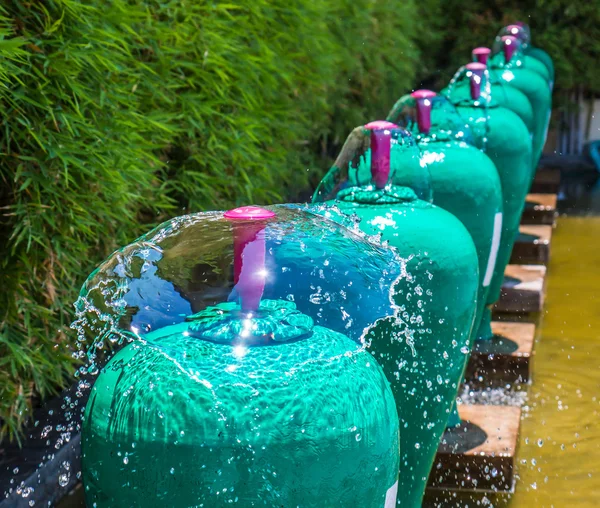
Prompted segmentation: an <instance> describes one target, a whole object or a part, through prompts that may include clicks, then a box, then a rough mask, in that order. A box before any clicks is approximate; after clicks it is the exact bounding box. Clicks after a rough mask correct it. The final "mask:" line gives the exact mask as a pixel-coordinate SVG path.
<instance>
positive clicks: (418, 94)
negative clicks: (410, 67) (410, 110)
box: [410, 90, 437, 99]
mask: <svg viewBox="0 0 600 508" xmlns="http://www.w3.org/2000/svg"><path fill="white" fill-rule="evenodd" d="M436 95H437V94H436V93H435V92H432V91H431V90H415V91H414V92H413V93H411V94H410V96H411V97H412V98H413V99H431V97H435V96H436Z"/></svg>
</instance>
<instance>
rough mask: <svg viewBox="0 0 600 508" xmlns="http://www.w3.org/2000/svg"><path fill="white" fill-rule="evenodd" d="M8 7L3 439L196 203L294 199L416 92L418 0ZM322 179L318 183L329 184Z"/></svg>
mask: <svg viewBox="0 0 600 508" xmlns="http://www.w3.org/2000/svg"><path fill="white" fill-rule="evenodd" d="M389 9H390V5H389V3H388V2H385V1H384V0H238V1H236V2H230V3H226V2H221V1H218V0H217V1H211V2H206V1H202V0H171V1H169V0H161V1H159V0H111V1H109V0H89V1H86V2H79V1H77V0H43V1H42V0H30V1H28V2H24V1H16V0H6V1H4V2H3V3H2V5H1V6H0V157H1V164H0V178H1V182H2V184H1V186H0V256H1V261H0V263H1V265H0V287H1V288H2V293H1V296H0V424H1V428H0V438H1V437H2V436H3V435H6V434H7V433H8V434H9V435H11V436H14V435H15V433H16V432H17V430H18V429H19V427H20V426H21V424H22V422H23V421H24V419H25V418H26V417H27V415H28V411H29V409H30V405H31V399H32V397H33V396H36V395H40V396H42V397H44V396H46V395H48V394H51V393H53V392H55V390H56V389H57V388H58V387H60V386H61V385H62V384H63V383H64V382H65V380H66V379H67V378H68V376H70V373H71V372H72V370H73V363H72V362H73V360H72V358H71V356H70V352H69V345H70V342H71V341H72V340H73V334H72V333H71V331H70V330H69V323H70V322H71V320H72V302H73V301H74V299H75V298H76V295H77V291H78V288H79V287H80V286H81V283H82V282H83V280H84V279H85V277H86V275H87V274H88V273H89V272H90V271H91V270H92V269H93V268H94V267H95V266H96V265H97V263H98V262H99V261H100V260H101V259H102V258H104V257H105V256H106V255H107V254H109V253H110V251H111V250H113V249H114V248H115V247H116V246H118V245H121V244H124V243H126V242H128V241H131V240H132V239H134V238H135V237H136V235H138V234H139V233H140V232H141V231H143V230H146V229H148V228H149V227H150V225H151V224H154V223H156V222H158V221H160V220H163V219H164V218H165V217H166V216H169V215H177V214H181V213H183V212H185V211H197V210H203V209H215V208H224V207H229V206H232V205H235V204H242V203H250V202H256V203H267V202H274V201H278V200H285V199H288V197H289V196H291V195H294V194H295V193H297V192H298V190H299V189H301V188H302V187H304V186H306V185H307V183H308V182H309V179H310V178H311V173H309V172H307V170H306V168H307V167H319V166H320V167H323V168H325V167H326V166H327V163H326V162H324V161H322V163H320V164H315V161H314V156H313V155H312V154H314V153H317V152H318V150H317V149H316V148H317V147H321V146H330V145H331V143H335V142H336V141H339V140H341V139H343V137H344V136H345V134H346V133H347V132H348V131H349V130H350V129H351V128H352V127H354V126H355V125H356V124H358V123H360V122H364V121H367V120H370V119H374V118H375V117H377V116H379V117H381V116H383V115H384V114H385V113H386V112H387V110H388V109H389V106H390V105H391V104H392V103H393V101H394V99H395V98H396V96H398V95H400V94H401V93H404V91H405V90H406V89H407V88H409V87H410V85H411V83H412V81H413V77H414V73H413V69H414V65H413V63H414V60H415V58H416V57H417V56H418V51H417V49H416V48H417V46H416V44H415V41H414V39H415V29H416V26H415V23H414V22H415V11H414V9H415V6H414V4H413V2H412V0H407V1H405V2H401V3H400V2H398V3H396V4H394V6H393V9H394V11H393V15H390V12H389ZM316 173H317V172H315V174H314V176H313V178H316V177H318V176H319V175H318V174H316Z"/></svg>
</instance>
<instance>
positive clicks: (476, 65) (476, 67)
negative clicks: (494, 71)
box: [465, 62, 487, 71]
mask: <svg viewBox="0 0 600 508" xmlns="http://www.w3.org/2000/svg"><path fill="white" fill-rule="evenodd" d="M465 67H466V68H467V69H469V70H470V71H484V70H486V69H487V66H486V65H485V64H482V63H480V62H471V63H468V64H467V65H465Z"/></svg>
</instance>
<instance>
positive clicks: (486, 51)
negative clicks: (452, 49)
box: [471, 48, 492, 64]
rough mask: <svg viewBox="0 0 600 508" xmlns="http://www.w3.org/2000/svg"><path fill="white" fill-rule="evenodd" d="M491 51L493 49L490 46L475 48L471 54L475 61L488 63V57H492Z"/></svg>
mask: <svg viewBox="0 0 600 508" xmlns="http://www.w3.org/2000/svg"><path fill="white" fill-rule="evenodd" d="M491 52H492V50H491V49H490V48H475V49H474V50H473V51H472V52H471V55H472V56H473V61H474V62H479V63H482V64H487V63H488V58H489V57H490V53H491Z"/></svg>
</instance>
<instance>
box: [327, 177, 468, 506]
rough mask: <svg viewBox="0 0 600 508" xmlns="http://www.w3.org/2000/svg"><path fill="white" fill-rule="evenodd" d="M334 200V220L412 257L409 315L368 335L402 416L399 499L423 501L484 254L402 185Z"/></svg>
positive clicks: (403, 281) (449, 218)
mask: <svg viewBox="0 0 600 508" xmlns="http://www.w3.org/2000/svg"><path fill="white" fill-rule="evenodd" d="M369 194H370V195H371V198H370V200H369V199H368V195H369ZM393 195H396V196H398V197H397V199H396V202H395V203H393V202H392V201H393V199H390V196H393ZM356 196H359V198H358V199H357V198H356ZM369 201H370V202H369ZM329 204H330V205H332V206H331V207H329V208H326V209H325V210H326V213H327V217H328V218H332V219H333V220H336V217H338V219H339V220H341V221H343V220H344V217H347V216H355V217H358V219H359V222H358V227H359V228H360V229H361V230H362V231H363V232H364V233H365V234H367V235H378V236H380V238H381V240H382V241H385V242H388V244H389V245H390V246H391V247H393V248H395V249H396V250H397V252H398V253H399V255H400V256H401V257H402V258H404V259H405V260H406V274H405V275H404V276H403V277H401V278H399V279H398V281H397V283H396V284H395V286H394V299H395V301H396V303H397V305H398V314H399V317H401V318H402V321H399V320H396V319H394V318H387V319H382V320H379V321H378V322H377V323H375V325H374V326H372V327H371V328H370V329H369V330H368V331H367V333H366V335H365V340H366V341H367V346H368V348H369V351H370V352H371V353H372V354H373V355H374V356H375V358H376V359H377V361H378V362H379V363H380V364H381V365H382V366H383V369H384V372H385V373H386V376H387V378H388V380H389V381H390V384H391V386H392V391H393V393H394V397H395V399H396V406H397V408H398V414H399V417H400V429H401V432H400V455H401V459H400V478H399V489H398V504H399V505H400V506H407V507H417V506H420V505H421V500H422V496H423V494H424V491H425V487H426V484H427V477H428V475H429V472H430V469H431V466H432V464H433V460H434V458H435V454H436V451H437V447H438V445H439V441H440V439H441V437H442V434H443V432H444V429H445V427H446V423H447V421H448V416H449V412H450V409H451V407H452V405H453V403H454V401H455V398H456V395H457V392H458V387H459V384H460V381H461V379H462V375H463V371H464V367H465V364H466V360H467V358H468V354H469V345H470V344H469V336H470V333H471V328H472V325H473V320H474V313H475V303H476V298H477V284H478V273H477V272H478V270H477V253H476V251H475V247H474V245H473V241H472V240H471V237H470V235H469V233H468V232H467V230H466V229H465V227H464V226H463V225H462V224H461V223H460V221H459V220H458V219H456V218H455V217H454V216H453V215H452V214H450V213H449V212H447V211H445V210H443V209H441V208H440V207H437V206H435V205H432V204H430V203H427V202H424V201H421V200H419V199H417V198H416V196H415V194H414V193H411V192H410V191H406V190H402V188H398V187H394V186H388V188H386V189H385V190H381V191H372V190H371V191H369V190H368V189H365V188H363V189H360V188H355V189H354V190H350V189H348V190H346V191H345V193H341V194H340V195H339V198H338V199H337V200H335V201H332V202H330V203H329ZM321 213H324V211H323V210H322V211H321ZM353 506H359V505H358V504H354V505H353Z"/></svg>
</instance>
